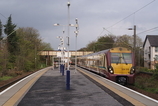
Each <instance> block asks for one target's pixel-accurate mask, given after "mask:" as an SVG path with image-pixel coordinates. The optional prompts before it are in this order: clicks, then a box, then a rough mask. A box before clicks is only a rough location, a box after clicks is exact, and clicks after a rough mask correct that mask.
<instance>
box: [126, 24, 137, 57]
mask: <svg viewBox="0 0 158 106" xmlns="http://www.w3.org/2000/svg"><path fill="white" fill-rule="evenodd" d="M128 30H134V34H133V52H134V55H135V50H136V25H134V28H128Z"/></svg>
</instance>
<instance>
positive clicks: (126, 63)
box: [122, 56, 128, 65]
mask: <svg viewBox="0 0 158 106" xmlns="http://www.w3.org/2000/svg"><path fill="white" fill-rule="evenodd" d="M122 59H123V60H124V62H125V63H126V65H127V64H128V63H127V62H126V60H125V57H124V56H123V57H122Z"/></svg>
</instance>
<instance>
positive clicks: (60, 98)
mask: <svg viewBox="0 0 158 106" xmlns="http://www.w3.org/2000/svg"><path fill="white" fill-rule="evenodd" d="M65 79H66V76H62V75H61V73H60V72H59V69H54V70H52V69H49V70H48V71H47V72H46V73H45V74H43V75H42V76H41V77H40V78H39V80H38V81H37V82H36V83H35V84H34V85H33V87H32V88H31V89H30V90H29V91H28V93H27V94H26V95H25V96H24V98H23V99H22V100H21V101H20V103H19V104H18V106H123V105H126V106H127V105H128V106H130V105H131V103H129V102H127V101H124V104H121V103H120V102H119V101H118V100H116V99H114V98H113V97H112V96H110V95H109V94H108V93H106V92H105V91H104V90H102V89H101V88H100V87H98V86H97V85H95V84H94V83H93V82H91V81H90V80H89V79H87V78H86V77H85V76H84V75H82V74H81V73H80V72H78V71H76V72H75V71H74V69H73V68H70V89H69V90H67V89H66V81H65ZM120 100H121V98H120Z"/></svg>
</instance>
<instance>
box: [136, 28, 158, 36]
mask: <svg viewBox="0 0 158 106" xmlns="http://www.w3.org/2000/svg"><path fill="white" fill-rule="evenodd" d="M157 28H158V27H154V28H151V29H148V30H145V31H143V32H140V33H137V35H139V34H142V33H145V32H148V31H151V30H155V29H157Z"/></svg>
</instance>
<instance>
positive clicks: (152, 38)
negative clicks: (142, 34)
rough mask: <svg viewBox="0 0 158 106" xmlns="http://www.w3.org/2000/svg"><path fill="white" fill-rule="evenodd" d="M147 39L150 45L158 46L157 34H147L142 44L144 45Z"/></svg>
mask: <svg viewBox="0 0 158 106" xmlns="http://www.w3.org/2000/svg"><path fill="white" fill-rule="evenodd" d="M147 39H148V40H149V43H150V46H155V47H156V46H157V47H158V35H147V36H146V38H145V41H144V44H143V47H144V46H145V43H146V40H147Z"/></svg>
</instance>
